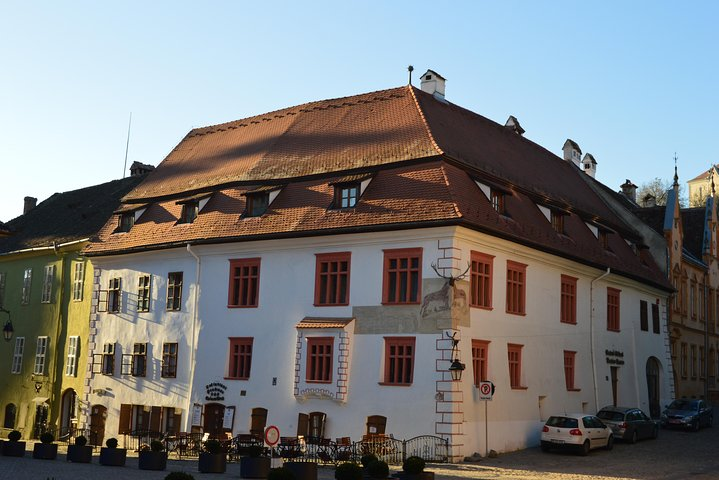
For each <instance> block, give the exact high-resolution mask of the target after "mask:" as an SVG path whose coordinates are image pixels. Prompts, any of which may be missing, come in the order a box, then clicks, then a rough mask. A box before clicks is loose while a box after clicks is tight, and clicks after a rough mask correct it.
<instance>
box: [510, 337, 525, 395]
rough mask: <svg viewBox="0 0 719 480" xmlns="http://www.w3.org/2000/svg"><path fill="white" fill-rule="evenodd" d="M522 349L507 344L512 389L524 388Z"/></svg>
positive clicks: (512, 344)
mask: <svg viewBox="0 0 719 480" xmlns="http://www.w3.org/2000/svg"><path fill="white" fill-rule="evenodd" d="M522 347H523V345H517V344H514V343H509V344H507V358H508V360H509V385H510V386H511V387H512V388H524V387H522Z"/></svg>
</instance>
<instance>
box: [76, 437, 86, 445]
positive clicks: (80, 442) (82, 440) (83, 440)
mask: <svg viewBox="0 0 719 480" xmlns="http://www.w3.org/2000/svg"><path fill="white" fill-rule="evenodd" d="M75 445H77V446H78V447H84V446H85V445H87V437H85V435H78V436H77V437H75Z"/></svg>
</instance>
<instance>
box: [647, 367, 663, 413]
mask: <svg viewBox="0 0 719 480" xmlns="http://www.w3.org/2000/svg"><path fill="white" fill-rule="evenodd" d="M647 389H648V392H647V393H648V397H649V415H650V416H651V417H652V418H659V415H660V414H661V407H660V405H659V361H658V360H657V359H656V358H655V357H649V358H648V359H647Z"/></svg>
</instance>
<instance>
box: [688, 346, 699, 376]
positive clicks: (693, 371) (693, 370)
mask: <svg viewBox="0 0 719 480" xmlns="http://www.w3.org/2000/svg"><path fill="white" fill-rule="evenodd" d="M689 349H690V351H691V354H692V356H691V363H690V364H689V367H690V370H689V372H690V373H691V377H692V378H697V346H696V345H690V346H689Z"/></svg>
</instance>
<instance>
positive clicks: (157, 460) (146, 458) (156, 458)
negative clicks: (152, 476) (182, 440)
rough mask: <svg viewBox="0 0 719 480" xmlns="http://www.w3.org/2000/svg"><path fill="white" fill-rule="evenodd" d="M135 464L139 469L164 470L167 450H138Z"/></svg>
mask: <svg viewBox="0 0 719 480" xmlns="http://www.w3.org/2000/svg"><path fill="white" fill-rule="evenodd" d="M137 465H138V467H139V468H140V470H164V469H166V468H167V452H152V451H149V452H140V455H139V458H138V464H137Z"/></svg>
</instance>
